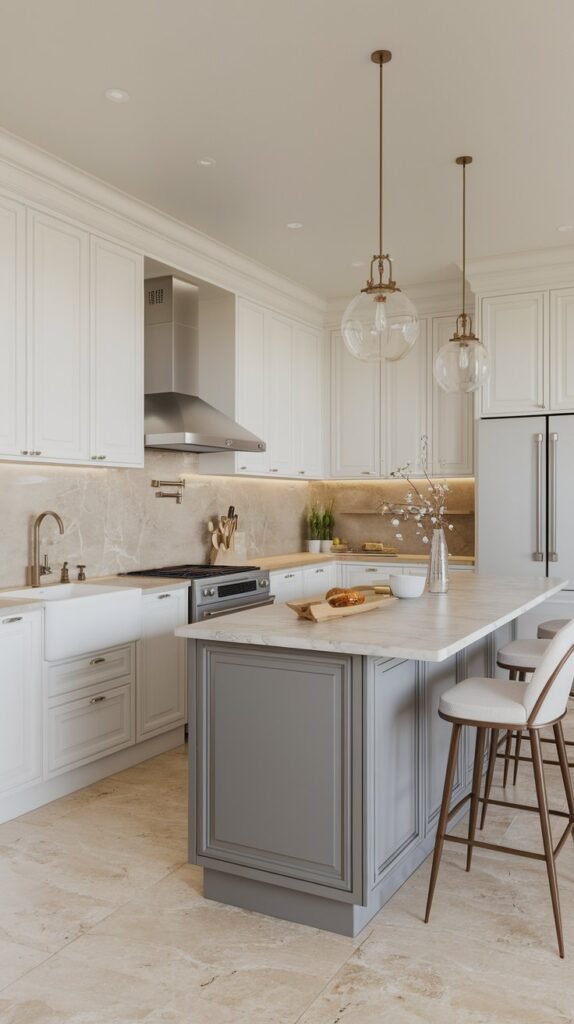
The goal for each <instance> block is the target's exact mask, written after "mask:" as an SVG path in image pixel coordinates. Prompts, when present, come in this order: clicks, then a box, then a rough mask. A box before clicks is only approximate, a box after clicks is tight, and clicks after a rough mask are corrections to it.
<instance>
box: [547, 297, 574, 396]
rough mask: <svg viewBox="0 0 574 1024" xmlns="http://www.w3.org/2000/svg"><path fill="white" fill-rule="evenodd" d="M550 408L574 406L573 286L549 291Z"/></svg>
mask: <svg viewBox="0 0 574 1024" xmlns="http://www.w3.org/2000/svg"><path fill="white" fill-rule="evenodd" d="M550 408H551V409H552V411H558V410H560V409H563V410H571V409H574V288H562V289H560V291H553V292H551V293H550Z"/></svg>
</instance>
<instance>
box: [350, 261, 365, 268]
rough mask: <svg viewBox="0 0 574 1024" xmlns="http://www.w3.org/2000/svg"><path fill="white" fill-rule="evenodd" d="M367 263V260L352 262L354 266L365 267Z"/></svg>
mask: <svg viewBox="0 0 574 1024" xmlns="http://www.w3.org/2000/svg"><path fill="white" fill-rule="evenodd" d="M365 264H366V260H353V262H352V263H351V266H352V267H364V266H365Z"/></svg>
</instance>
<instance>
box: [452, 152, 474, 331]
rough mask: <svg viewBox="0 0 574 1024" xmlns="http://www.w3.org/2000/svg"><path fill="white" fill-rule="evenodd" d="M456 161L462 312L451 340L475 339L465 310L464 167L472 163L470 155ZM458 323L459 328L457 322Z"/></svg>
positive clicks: (459, 157) (460, 157) (458, 157)
mask: <svg viewBox="0 0 574 1024" xmlns="http://www.w3.org/2000/svg"><path fill="white" fill-rule="evenodd" d="M456 163H457V164H458V165H459V166H461V167H462V301H461V307H462V313H461V315H460V316H459V317H458V318H457V328H456V331H455V333H454V337H453V338H452V340H453V341H459V340H460V338H469V339H472V340H475V336H474V334H473V332H472V319H471V317H470V316H468V314H467V312H466V168H467V165H468V164H471V163H472V157H471V156H457V158H456ZM459 323H460V325H461V326H460V329H459V327H458V324H459Z"/></svg>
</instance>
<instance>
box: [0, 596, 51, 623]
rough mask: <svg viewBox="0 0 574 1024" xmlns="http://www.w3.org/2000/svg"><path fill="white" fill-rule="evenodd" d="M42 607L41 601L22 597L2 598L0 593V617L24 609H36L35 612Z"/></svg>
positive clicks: (29, 610) (32, 610) (15, 613)
mask: <svg viewBox="0 0 574 1024" xmlns="http://www.w3.org/2000/svg"><path fill="white" fill-rule="evenodd" d="M42 607H43V605H42V602H41V601H35V600H34V599H33V598H32V599H30V598H25V597H23V598H22V600H20V599H19V598H18V599H15V598H13V597H10V598H4V599H3V598H2V596H1V594H0V617H1V618H4V617H6V616H9V615H17V614H18V612H22V611H26V612H34V611H36V612H39V611H41V609H42Z"/></svg>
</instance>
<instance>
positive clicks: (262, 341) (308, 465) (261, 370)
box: [200, 298, 324, 479]
mask: <svg viewBox="0 0 574 1024" xmlns="http://www.w3.org/2000/svg"><path fill="white" fill-rule="evenodd" d="M200 343H201V339H200ZM226 358H227V359H228V360H230V361H231V365H232V366H233V367H234V371H235V402H234V406H233V407H229V408H224V410H223V411H224V412H226V413H227V415H228V416H233V417H234V418H235V419H236V420H237V422H238V423H240V424H241V426H242V427H246V428H247V430H250V431H251V432H252V433H253V434H255V436H256V437H259V438H261V440H262V441H264V442H265V444H266V445H267V450H266V451H265V452H261V453H259V452H237V453H226V452H218V453H216V454H205V455H201V456H200V467H201V469H202V471H203V472H206V473H241V474H246V475H250V476H271V477H297V478H298V479H301V478H302V479H305V478H307V477H308V478H312V477H318V476H321V475H322V473H323V414H324V403H323V387H322V383H323V381H322V378H323V373H324V364H323V345H322V337H321V332H320V331H318V330H316V329H315V328H313V327H311V326H307V325H306V324H302V323H300V322H299V321H297V320H293V319H292V318H291V317H287V316H283V315H282V314H280V313H276V312H274V311H273V310H271V309H267V308H266V307H264V306H260V305H258V304H257V303H255V302H251V301H249V300H248V299H243V298H238V299H237V307H236V319H235V342H234V344H232V346H230V347H229V348H228V351H227V354H226ZM211 362H213V360H211ZM204 374H205V376H204V377H203V378H202V382H203V385H204V390H206V392H207V394H208V396H209V397H210V398H211V400H212V401H213V403H214V405H217V401H216V393H217V390H216V389H217V374H218V367H217V365H214V366H211V363H210V361H209V360H206V361H205V362H204Z"/></svg>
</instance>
